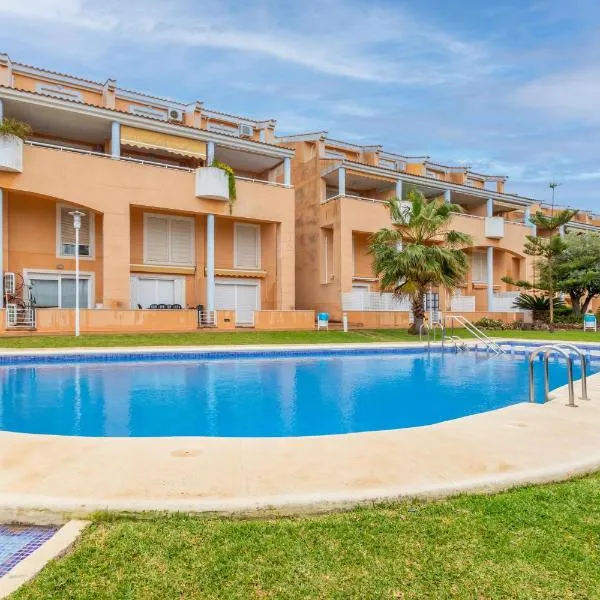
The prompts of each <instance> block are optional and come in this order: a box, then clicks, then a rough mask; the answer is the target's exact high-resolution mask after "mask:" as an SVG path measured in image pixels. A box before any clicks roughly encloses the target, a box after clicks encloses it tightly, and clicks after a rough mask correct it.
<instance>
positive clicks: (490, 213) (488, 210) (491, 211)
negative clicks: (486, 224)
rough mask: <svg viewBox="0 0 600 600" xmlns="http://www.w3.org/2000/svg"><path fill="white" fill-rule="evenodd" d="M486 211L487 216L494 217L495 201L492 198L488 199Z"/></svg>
mask: <svg viewBox="0 0 600 600" xmlns="http://www.w3.org/2000/svg"><path fill="white" fill-rule="evenodd" d="M485 211H486V212H485V214H486V216H488V217H493V216H494V201H493V200H492V199H491V198H488V199H487V202H486V203H485Z"/></svg>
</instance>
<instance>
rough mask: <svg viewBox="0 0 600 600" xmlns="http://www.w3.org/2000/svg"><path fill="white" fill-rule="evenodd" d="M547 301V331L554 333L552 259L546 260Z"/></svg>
mask: <svg viewBox="0 0 600 600" xmlns="http://www.w3.org/2000/svg"><path fill="white" fill-rule="evenodd" d="M548 300H549V301H550V302H549V304H550V307H549V308H550V313H549V315H548V329H549V330H550V332H551V333H552V332H553V331H554V274H553V273H552V259H551V258H549V259H548Z"/></svg>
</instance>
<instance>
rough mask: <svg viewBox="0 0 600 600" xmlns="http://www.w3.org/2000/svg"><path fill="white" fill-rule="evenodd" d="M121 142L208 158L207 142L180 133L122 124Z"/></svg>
mask: <svg viewBox="0 0 600 600" xmlns="http://www.w3.org/2000/svg"><path fill="white" fill-rule="evenodd" d="M121 144H123V145H124V146H134V147H135V148H144V149H146V150H161V151H163V152H171V153H172V154H180V155H183V156H192V157H194V158H203V159H205V158H206V142H201V141H200V140H191V139H189V138H184V137H179V136H178V135H169V134H168V133H158V132H156V131H148V130H147V129H137V128H136V127H128V126H127V125H122V126H121Z"/></svg>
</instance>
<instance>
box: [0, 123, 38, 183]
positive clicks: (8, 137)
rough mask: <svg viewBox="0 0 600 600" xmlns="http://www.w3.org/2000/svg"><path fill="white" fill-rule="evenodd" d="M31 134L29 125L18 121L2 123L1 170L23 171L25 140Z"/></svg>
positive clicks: (0, 142)
mask: <svg viewBox="0 0 600 600" xmlns="http://www.w3.org/2000/svg"><path fill="white" fill-rule="evenodd" d="M30 134H31V127H30V126H29V125H28V124H27V123H23V122H22V121H17V120H16V119H3V120H2V121H0V170H2V171H11V172H13V173H21V172H22V171H23V140H24V139H25V138H26V137H27V136H28V135H30Z"/></svg>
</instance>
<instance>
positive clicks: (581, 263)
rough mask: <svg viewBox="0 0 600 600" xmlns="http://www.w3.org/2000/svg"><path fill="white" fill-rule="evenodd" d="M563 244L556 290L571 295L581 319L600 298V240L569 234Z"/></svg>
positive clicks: (556, 263) (556, 271) (557, 261)
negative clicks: (595, 299) (591, 304)
mask: <svg viewBox="0 0 600 600" xmlns="http://www.w3.org/2000/svg"><path fill="white" fill-rule="evenodd" d="M563 241H564V244H565V247H564V250H563V252H561V253H560V254H559V255H558V256H557V257H556V258H555V261H554V265H553V268H554V278H555V282H556V289H557V290H559V291H561V292H564V293H565V294H569V298H570V300H571V307H572V309H573V314H574V315H575V316H577V317H579V316H581V315H582V314H585V313H586V312H587V310H588V307H589V305H590V302H591V301H592V300H593V299H594V298H596V297H597V296H600V236H599V235H597V234H595V233H584V234H576V233H569V234H568V235H566V236H565V237H564V240H563ZM542 276H543V277H544V278H545V276H544V273H542Z"/></svg>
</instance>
